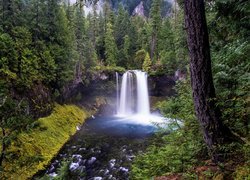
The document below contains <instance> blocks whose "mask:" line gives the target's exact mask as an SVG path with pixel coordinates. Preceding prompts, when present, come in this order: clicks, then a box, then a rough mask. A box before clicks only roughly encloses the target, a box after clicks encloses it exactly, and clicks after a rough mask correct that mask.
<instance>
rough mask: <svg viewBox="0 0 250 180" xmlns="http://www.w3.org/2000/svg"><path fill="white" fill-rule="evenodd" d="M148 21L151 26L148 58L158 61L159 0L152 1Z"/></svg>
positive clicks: (160, 21)
mask: <svg viewBox="0 0 250 180" xmlns="http://www.w3.org/2000/svg"><path fill="white" fill-rule="evenodd" d="M150 20H151V26H152V32H151V42H150V58H151V59H152V60H153V61H156V60H158V58H159V50H158V46H159V44H158V40H159V32H160V28H161V23H162V19H161V0H153V3H152V6H151V9H150Z"/></svg>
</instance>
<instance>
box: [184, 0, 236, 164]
mask: <svg viewBox="0 0 250 180" xmlns="http://www.w3.org/2000/svg"><path fill="white" fill-rule="evenodd" d="M184 2H185V23H186V28H187V34H188V48H189V55H190V73H191V83H192V91H193V100H194V105H195V112H196V116H197V118H198V120H199V123H200V126H201V129H202V131H203V136H204V140H205V143H206V145H207V147H208V150H209V152H210V153H211V156H212V159H213V161H214V162H218V160H219V152H218V145H219V144H224V143H226V142H228V140H229V139H230V137H232V136H231V132H230V131H229V129H228V128H227V127H225V126H224V125H223V123H222V121H221V113H220V110H219V108H218V106H217V105H216V96H215V89H214V84H213V78H212V70H211V57H210V47H209V39H208V30H207V24H206V17H205V7H204V1H203V0H185V1H184Z"/></svg>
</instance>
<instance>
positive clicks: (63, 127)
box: [0, 105, 89, 179]
mask: <svg viewBox="0 0 250 180" xmlns="http://www.w3.org/2000/svg"><path fill="white" fill-rule="evenodd" d="M88 116H89V113H87V111H85V110H83V109H81V108H79V107H77V106H75V105H56V106H55V108H54V110H53V112H52V114H51V115H50V116H48V117H44V118H40V119H39V120H38V121H37V122H38V123H39V126H38V127H37V128H35V129H32V130H31V131H29V132H22V133H20V134H19V135H18V136H17V138H16V140H15V141H13V142H12V144H11V147H10V148H9V149H8V152H7V153H8V155H9V156H11V157H9V158H7V159H8V160H6V161H5V162H4V169H3V170H4V171H3V173H2V175H0V179H28V178H31V177H32V176H33V175H34V174H35V173H36V172H38V171H39V170H42V169H44V167H45V166H46V165H47V164H48V163H49V162H50V160H51V159H52V158H53V157H54V156H55V155H56V154H57V153H58V151H59V150H60V148H61V147H62V146H63V144H64V143H65V142H67V140H68V139H69V138H70V136H71V135H73V134H74V133H75V132H76V131H77V129H76V127H77V126H79V125H81V124H82V123H83V122H84V121H85V120H86V118H87V117H88Z"/></svg>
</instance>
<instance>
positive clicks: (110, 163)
mask: <svg viewBox="0 0 250 180" xmlns="http://www.w3.org/2000/svg"><path fill="white" fill-rule="evenodd" d="M115 162H116V160H115V159H111V160H110V161H109V168H110V169H113V168H114V166H115Z"/></svg>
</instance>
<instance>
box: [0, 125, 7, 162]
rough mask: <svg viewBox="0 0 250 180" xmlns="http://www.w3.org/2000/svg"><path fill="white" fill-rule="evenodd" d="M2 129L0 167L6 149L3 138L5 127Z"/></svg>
mask: <svg viewBox="0 0 250 180" xmlns="http://www.w3.org/2000/svg"><path fill="white" fill-rule="evenodd" d="M1 129H2V136H3V140H2V149H1V151H2V152H1V154H0V167H2V165H3V160H4V154H5V150H6V144H5V142H4V138H5V129H4V128H1Z"/></svg>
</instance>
